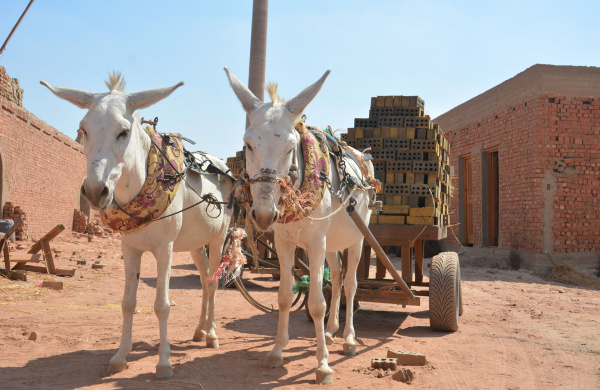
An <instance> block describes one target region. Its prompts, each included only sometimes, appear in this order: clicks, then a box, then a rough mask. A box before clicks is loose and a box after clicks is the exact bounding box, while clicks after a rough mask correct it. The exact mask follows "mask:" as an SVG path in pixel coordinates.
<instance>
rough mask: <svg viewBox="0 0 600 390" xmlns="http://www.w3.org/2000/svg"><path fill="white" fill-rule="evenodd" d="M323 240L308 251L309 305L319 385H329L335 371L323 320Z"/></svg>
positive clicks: (317, 241) (325, 306)
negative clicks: (329, 361)
mask: <svg viewBox="0 0 600 390" xmlns="http://www.w3.org/2000/svg"><path fill="white" fill-rule="evenodd" d="M322 237H323V238H322V239H321V240H316V242H313V246H312V248H310V249H309V250H308V258H309V259H310V288H309V293H308V305H309V308H310V315H311V316H312V318H313V321H314V324H315V334H316V339H317V364H318V366H317V371H316V375H317V384H322V385H327V384H330V383H332V382H333V370H332V369H331V368H330V367H329V364H328V362H327V360H328V359H329V351H328V350H327V345H326V343H325V329H324V328H325V326H324V324H323V319H324V318H325V312H326V310H327V304H326V303H325V297H323V263H324V261H325V238H324V237H325V235H324V234H323V235H322Z"/></svg>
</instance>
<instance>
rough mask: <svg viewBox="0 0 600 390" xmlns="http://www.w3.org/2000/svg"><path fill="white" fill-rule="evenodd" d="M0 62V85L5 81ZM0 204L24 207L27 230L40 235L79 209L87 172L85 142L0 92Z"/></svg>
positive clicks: (2, 87) (65, 221) (68, 219)
mask: <svg viewBox="0 0 600 390" xmlns="http://www.w3.org/2000/svg"><path fill="white" fill-rule="evenodd" d="M5 74H6V72H5V70H4V68H2V67H0V83H1V84H0V90H1V91H4V90H5V89H6V88H7V86H6V83H7V80H11V79H10V77H5V76H4V75H5ZM0 106H1V107H0V204H2V205H3V204H4V203H6V202H12V203H13V204H18V205H19V206H21V208H22V209H23V210H25V211H26V212H27V223H28V226H27V234H28V235H29V237H30V238H32V239H37V238H40V237H41V236H42V235H43V234H45V233H47V232H48V230H50V229H51V228H53V227H54V226H56V225H57V224H59V223H62V224H63V225H65V227H67V228H69V227H71V226H72V223H73V209H79V208H80V197H79V187H80V185H81V182H82V180H83V178H84V177H85V174H86V172H85V169H86V160H85V156H84V155H83V146H82V145H80V144H79V143H77V142H75V141H74V140H72V139H71V138H69V137H67V136H66V135H64V134H62V133H60V132H59V131H57V130H56V129H54V128H53V127H51V126H49V125H48V124H46V123H44V122H43V121H42V120H40V119H39V118H37V117H36V116H35V115H33V114H32V113H30V112H28V111H27V110H25V109H24V108H22V107H20V105H19V104H17V103H15V102H13V101H12V100H10V99H8V98H7V97H5V95H4V93H2V96H0Z"/></svg>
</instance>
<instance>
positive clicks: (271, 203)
mask: <svg viewBox="0 0 600 390" xmlns="http://www.w3.org/2000/svg"><path fill="white" fill-rule="evenodd" d="M225 72H226V73H227V77H228V78H229V83H230V84H231V87H232V88H233V91H234V92H235V94H236V95H237V97H238V99H240V101H241V103H242V106H243V107H244V110H246V112H247V113H248V118H249V122H250V125H249V126H248V128H247V129H246V132H245V134H244V144H245V146H246V172H247V174H248V176H249V179H250V183H251V184H250V193H251V194H252V198H253V203H252V208H251V215H250V216H249V217H250V218H251V219H252V221H253V223H254V226H255V227H256V228H257V229H258V230H262V231H267V230H269V229H270V228H271V227H272V226H273V224H274V223H275V222H276V221H277V218H278V217H279V210H278V207H279V199H280V197H281V186H280V185H279V183H280V181H281V180H283V179H284V177H285V176H286V175H287V174H288V172H289V170H290V167H291V165H292V159H293V157H294V154H295V153H294V151H296V149H297V148H298V145H299V142H300V136H299V134H298V132H297V131H296V130H295V129H294V124H295V123H296V121H297V120H298V118H299V117H300V115H302V112H303V111H304V109H305V108H306V106H307V105H308V103H310V102H311V101H312V100H313V99H314V97H315V96H316V95H317V93H318V92H319V90H320V89H321V87H322V86H323V83H324V82H325V79H327V76H328V75H329V71H327V72H325V74H324V75H323V76H322V77H321V78H320V79H319V80H318V81H317V82H315V83H314V84H312V85H311V86H309V87H308V88H306V89H305V90H304V91H302V92H300V94H298V96H296V97H295V98H293V99H291V100H289V101H288V102H284V101H282V100H280V99H278V98H277V97H276V96H275V97H274V96H273V95H272V96H271V98H272V100H273V101H272V102H270V103H263V102H261V101H260V99H258V98H257V97H256V96H254V94H253V93H252V92H251V91H250V90H249V89H248V87H246V86H245V85H244V84H243V83H242V82H241V81H240V80H239V79H238V78H237V77H235V75H234V74H233V73H232V72H231V71H230V70H229V68H225Z"/></svg>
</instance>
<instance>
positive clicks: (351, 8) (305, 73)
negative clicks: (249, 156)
mask: <svg viewBox="0 0 600 390" xmlns="http://www.w3.org/2000/svg"><path fill="white" fill-rule="evenodd" d="M27 3H28V0H0V10H1V11H0V21H1V23H0V40H1V41H2V42H4V40H5V39H6V37H7V36H8V34H9V32H10V30H11V29H12V27H13V25H14V24H15V23H16V21H17V20H18V18H19V16H20V15H21V13H22V12H23V10H24V9H25V7H26V5H27ZM599 15H600V2H598V1H591V2H580V3H571V2H565V1H554V0H546V1H526V0H521V1H513V0H507V1H502V2H491V1H489V2H488V1H481V0H479V1H425V0H424V1H414V0H413V1H404V0H388V1H384V0H371V1H364V0H362V1H355V0H344V1H338V0H328V1H326V0H320V1H316V0H315V1H313V0H306V1H286V0H271V1H270V4H269V27H268V42H267V72H266V79H267V81H278V82H279V91H280V95H281V96H282V97H284V98H288V99H289V98H291V97H293V96H295V95H296V94H297V93H298V92H300V91H301V90H302V89H304V88H305V87H306V86H308V85H309V84H310V83H312V82H314V81H316V80H317V79H318V78H319V77H320V76H321V75H322V74H323V73H324V72H325V70H327V69H331V71H332V72H331V75H330V76H329V79H328V80H327V82H326V83H325V85H324V87H323V90H322V91H321V92H320V94H319V95H318V96H317V97H316V98H315V100H314V101H313V102H312V103H311V104H310V105H309V106H308V108H307V110H306V115H307V117H308V123H310V124H313V125H316V126H319V127H324V126H327V125H331V126H332V127H333V128H334V129H338V128H343V129H345V128H348V127H352V126H353V123H354V118H362V117H367V116H368V113H369V106H370V101H371V99H370V98H371V96H378V95H419V96H420V97H422V98H423V99H424V100H425V109H426V113H427V114H429V115H431V116H432V117H436V116H438V115H440V114H443V113H444V112H446V111H448V110H450V109H451V108H453V107H455V106H457V105H459V104H461V103H463V102H465V101H466V100H468V99H470V98H472V97H474V96H476V95H478V94H480V93H483V92H485V91H486V90H488V89H489V88H492V87H494V86H495V85H497V84H499V83H501V82H503V81H504V80H506V79H509V78H511V77H513V76H514V75H516V74H517V73H519V72H521V71H523V70H525V69H526V68H528V67H530V66H532V65H534V64H537V63H543V64H554V65H585V66H600V50H598V49H597V45H598V43H597V40H598V37H600V27H599V26H600V23H598V16H599ZM251 19H252V1H251V0H244V1H242V0H231V1H219V2H217V1H197V0H194V1H193V0H172V1H166V0H163V1H158V0H101V1H100V0H86V1H75V0H73V1H67V0H54V1H49V0H36V1H35V2H34V3H33V6H32V7H31V9H30V10H29V12H28V14H27V15H26V16H25V18H24V20H23V21H22V23H21V25H20V26H19V28H18V29H17V31H16V33H15V34H14V35H13V37H12V38H11V40H10V42H9V44H8V46H7V48H6V50H5V52H4V53H3V54H2V55H1V56H0V65H2V66H4V67H5V68H6V69H7V71H8V73H9V74H10V75H11V77H14V78H18V79H19V81H20V83H21V87H22V88H23V89H24V90H25V93H24V106H25V108H27V109H28V110H29V111H31V112H32V113H34V114H35V115H36V116H38V117H39V118H40V119H42V120H43V121H45V122H47V123H49V124H50V125H52V126H54V127H55V128H57V129H58V130H60V131H61V132H63V133H65V134H67V135H68V136H70V137H72V138H74V137H75V136H76V130H77V128H78V124H79V121H80V120H81V118H82V117H83V115H84V114H85V111H84V110H81V109H79V108H77V107H75V106H73V105H72V104H70V103H68V102H66V101H63V100H61V99H58V98H56V97H55V96H54V95H52V94H51V93H50V91H48V90H47V89H46V88H45V87H43V86H42V85H40V84H39V81H40V80H41V79H43V80H46V81H48V82H50V83H51V84H53V85H56V86H62V87H71V88H78V89H83V90H88V91H94V92H103V91H105V90H106V87H105V86H104V82H103V81H104V80H105V79H107V74H108V72H109V71H112V70H113V69H116V70H120V71H121V72H122V73H123V74H124V75H125V78H126V81H127V92H135V91H139V90H145V89H151V88H159V87H165V86H170V85H173V84H175V83H177V82H179V81H182V80H183V81H185V83H186V84H185V86H183V87H182V88H179V89H178V90H177V91H176V92H175V93H174V94H173V95H171V96H170V97H168V98H167V99H165V100H163V101H161V102H159V103H157V104H156V105H154V106H151V107H149V108H147V109H144V110H142V111H141V112H140V116H143V117H146V118H153V117H155V116H158V117H159V118H160V122H159V126H158V128H159V130H160V131H165V132H166V131H175V132H181V133H183V134H184V135H185V136H187V137H189V138H191V139H194V140H195V141H196V142H197V144H196V145H195V146H191V147H190V149H192V150H204V151H206V152H209V153H211V154H214V155H217V156H219V157H221V158H226V157H228V156H233V155H235V152H236V151H237V150H240V149H241V146H242V135H243V132H244V125H245V113H244V112H243V110H242V108H241V105H240V104H239V102H238V101H237V99H236V97H235V95H234V94H233V91H232V90H231V89H230V87H229V84H228V82H227V78H226V76H225V73H224V71H223V67H224V66H228V67H230V68H231V69H232V70H233V72H234V73H235V74H236V75H237V76H238V77H239V78H240V79H241V80H242V81H244V82H247V80H248V60H249V53H250V30H251Z"/></svg>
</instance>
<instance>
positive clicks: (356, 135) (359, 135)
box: [354, 127, 364, 138]
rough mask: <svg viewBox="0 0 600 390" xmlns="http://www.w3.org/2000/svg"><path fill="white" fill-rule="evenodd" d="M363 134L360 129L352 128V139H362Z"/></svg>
mask: <svg viewBox="0 0 600 390" xmlns="http://www.w3.org/2000/svg"><path fill="white" fill-rule="evenodd" d="M363 134H364V131H363V128H362V127H355V128H354V138H364V136H363Z"/></svg>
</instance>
